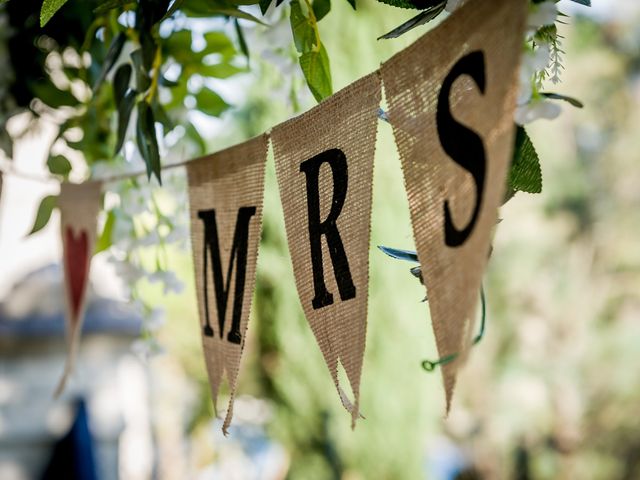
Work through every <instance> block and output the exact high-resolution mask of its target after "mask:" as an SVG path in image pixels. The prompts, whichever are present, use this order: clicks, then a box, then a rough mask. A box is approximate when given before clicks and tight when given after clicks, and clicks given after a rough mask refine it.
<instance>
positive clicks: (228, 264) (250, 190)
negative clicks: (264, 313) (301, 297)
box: [187, 135, 268, 434]
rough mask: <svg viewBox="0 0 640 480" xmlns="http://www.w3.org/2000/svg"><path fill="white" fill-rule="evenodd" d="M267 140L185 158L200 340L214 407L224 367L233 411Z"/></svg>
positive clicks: (250, 295) (229, 411)
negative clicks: (203, 155)
mask: <svg viewBox="0 0 640 480" xmlns="http://www.w3.org/2000/svg"><path fill="white" fill-rule="evenodd" d="M267 148H268V138H267V137H266V135H262V136H260V137H256V138H254V139H252V140H249V141H247V142H245V143H243V144H241V145H238V146H235V147H232V148H230V149H228V150H224V151H222V152H219V153H216V154H213V155H210V156H207V157H204V158H201V159H198V160H195V161H193V162H189V163H188V164H187V174H188V177H189V199H190V211H191V239H192V249H193V259H194V266H195V275H196V292H197V296H198V309H199V313H200V330H201V332H202V345H203V348H204V356H205V362H206V366H207V373H208V375H209V382H210V385H211V393H212V396H213V401H214V405H216V402H217V397H218V391H219V389H220V384H221V382H222V378H223V375H224V374H225V372H226V378H227V381H228V382H229V388H230V392H231V398H230V400H229V407H228V409H227V414H226V418H225V420H224V425H223V431H224V433H225V434H226V433H227V428H228V426H229V424H230V422H231V418H232V415H233V400H234V397H235V390H236V382H237V378H238V370H239V367H240V358H241V355H242V350H243V347H244V343H245V334H246V330H247V325H248V322H249V313H250V309H251V302H252V299H253V289H254V286H255V279H256V263H257V259H258V246H259V244H260V229H261V225H262V205H263V197H264V172H265V164H266V160H267Z"/></svg>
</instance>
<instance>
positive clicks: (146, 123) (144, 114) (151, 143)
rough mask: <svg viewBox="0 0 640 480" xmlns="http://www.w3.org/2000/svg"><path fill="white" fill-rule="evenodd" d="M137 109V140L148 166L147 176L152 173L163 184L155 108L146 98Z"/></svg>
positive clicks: (139, 103)
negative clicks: (154, 116)
mask: <svg viewBox="0 0 640 480" xmlns="http://www.w3.org/2000/svg"><path fill="white" fill-rule="evenodd" d="M137 110H138V123H137V124H136V141H137V142H138V149H139V150H140V154H141V155H142V158H143V159H144V163H145V164H146V166H147V178H151V175H153V176H155V177H156V178H157V179H158V182H159V183H160V184H162V179H161V178H160V153H159V151H158V142H157V140H156V132H155V121H154V118H153V110H152V109H151V106H150V105H149V104H148V103H147V102H145V101H144V100H142V101H140V102H138V107H137Z"/></svg>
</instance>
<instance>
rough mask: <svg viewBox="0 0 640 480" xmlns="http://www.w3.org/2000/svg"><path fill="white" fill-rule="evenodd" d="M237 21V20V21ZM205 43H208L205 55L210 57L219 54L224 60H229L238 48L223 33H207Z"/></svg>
mask: <svg viewBox="0 0 640 480" xmlns="http://www.w3.org/2000/svg"><path fill="white" fill-rule="evenodd" d="M235 20H236V21H237V19H235ZM204 41H205V42H207V47H206V48H205V51H204V54H205V55H210V54H212V53H218V54H220V55H222V57H223V58H225V59H229V58H231V57H233V56H234V55H235V54H236V47H235V46H234V45H233V42H232V41H231V39H230V38H229V37H227V36H226V35H225V34H224V33H222V32H207V33H205V34H204Z"/></svg>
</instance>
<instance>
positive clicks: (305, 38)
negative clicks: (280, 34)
mask: <svg viewBox="0 0 640 480" xmlns="http://www.w3.org/2000/svg"><path fill="white" fill-rule="evenodd" d="M289 21H290V22H291V31H292V33H293V41H294V43H295V44H296V49H297V50H298V52H300V53H304V52H308V51H310V50H312V49H313V47H314V45H315V41H316V34H315V31H314V29H313V26H312V25H311V22H310V21H309V19H308V18H307V17H306V16H305V15H304V13H303V12H302V7H301V6H300V2H299V1H298V0H292V1H291V13H290V15H289Z"/></svg>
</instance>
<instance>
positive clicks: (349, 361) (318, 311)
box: [271, 73, 381, 424]
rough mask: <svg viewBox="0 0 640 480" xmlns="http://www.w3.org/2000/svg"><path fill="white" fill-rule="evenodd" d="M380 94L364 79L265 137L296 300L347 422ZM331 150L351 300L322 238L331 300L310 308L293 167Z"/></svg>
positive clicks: (298, 182) (308, 266) (328, 189)
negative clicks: (341, 162)
mask: <svg viewBox="0 0 640 480" xmlns="http://www.w3.org/2000/svg"><path fill="white" fill-rule="evenodd" d="M380 94H381V91H380V79H379V74H377V73H376V74H372V75H369V76H367V77H364V78H362V79H360V80H359V81H357V82H355V83H353V84H351V85H350V86H348V87H347V88H345V89H343V90H341V91H340V92H338V93H337V94H335V95H334V96H332V97H330V98H329V99H327V100H325V101H323V102H322V103H321V104H320V105H318V106H316V107H315V108H313V109H312V110H310V111H309V112H307V113H305V114H303V115H301V116H299V117H297V118H294V119H292V120H290V121H288V122H286V123H284V124H282V125H279V126H277V127H275V128H274V129H273V131H272V134H271V140H272V142H273V149H274V155H275V161H276V173H277V177H278V185H279V188H280V197H281V200H282V206H283V210H284V218H285V227H286V231H287V240H288V244H289V250H290V254H291V260H292V263H293V271H294V276H295V281H296V286H297V289H298V295H299V297H300V301H301V303H302V308H303V310H304V313H305V315H306V318H307V321H308V322H309V324H310V326H311V329H312V331H313V334H314V335H315V337H316V340H317V341H318V344H319V346H320V350H321V351H322V354H323V356H324V359H325V361H326V363H327V365H328V367H329V371H330V373H331V377H332V378H333V381H334V383H335V385H336V387H337V389H338V393H339V395H340V397H341V400H342V402H343V405H344V406H345V408H346V409H347V410H348V411H350V412H351V414H352V420H353V424H355V420H356V419H357V417H358V415H359V412H358V406H359V392H360V375H361V370H362V360H363V355H364V346H365V337H366V321H367V300H368V284H369V237H370V227H371V225H370V223H371V195H372V181H373V159H374V152H375V143H376V132H377V122H378V118H377V110H378V107H379V103H380ZM331 149H340V150H341V151H342V152H343V153H344V155H345V156H346V163H347V167H348V183H347V190H346V197H344V203H343V205H342V209H341V211H340V214H339V216H338V217H337V220H336V226H337V229H338V231H339V234H340V238H341V240H342V243H343V248H344V252H345V255H346V257H347V260H348V267H349V271H350V275H351V281H352V284H353V285H354V286H355V297H353V298H349V295H345V297H346V298H347V299H345V300H342V298H341V296H342V295H341V293H340V292H339V288H338V285H337V280H336V275H335V273H334V267H333V265H332V260H331V255H330V252H329V247H328V242H327V238H326V237H325V236H322V237H321V245H322V265H323V272H324V281H325V285H326V289H327V291H328V292H329V293H330V294H331V295H332V296H333V303H331V304H329V305H326V306H323V307H321V308H314V307H313V305H312V302H313V299H314V297H315V290H314V279H313V269H312V261H311V248H310V232H309V225H310V224H309V222H310V219H309V212H308V203H307V201H308V198H307V184H306V182H307V178H306V177H307V173H305V172H302V171H301V164H302V163H303V162H306V161H307V160H309V159H312V158H313V157H315V156H316V155H319V154H322V153H323V152H326V151H328V150H331ZM332 172H333V170H332V167H331V166H330V165H329V164H327V163H324V164H323V165H322V166H321V168H320V171H319V176H318V179H319V180H318V185H319V189H318V190H319V192H320V194H319V202H320V216H319V217H320V219H322V220H325V219H327V218H328V216H329V215H330V212H331V211H332V202H333V201H334V194H335V193H336V192H335V190H334V180H333V173H332ZM338 362H340V363H341V364H342V366H343V367H344V369H345V371H346V374H347V377H348V380H349V383H350V385H351V390H352V392H353V396H354V401H353V403H352V402H351V401H349V399H348V398H347V395H346V394H345V393H344V392H343V390H342V388H341V387H340V385H339V382H338Z"/></svg>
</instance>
